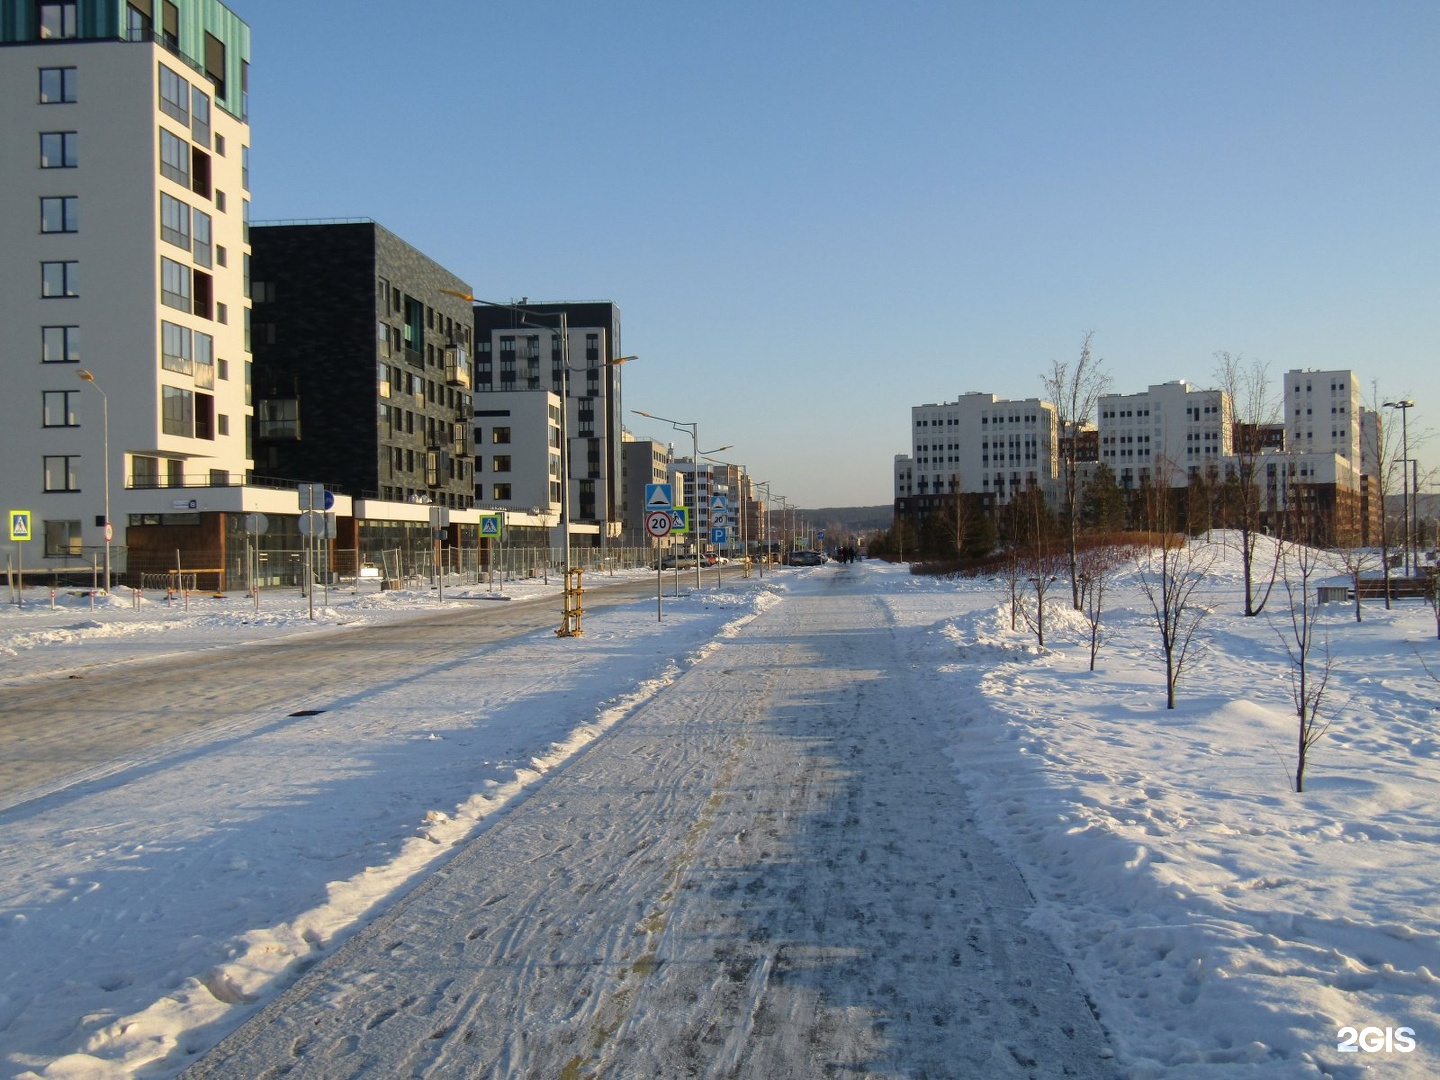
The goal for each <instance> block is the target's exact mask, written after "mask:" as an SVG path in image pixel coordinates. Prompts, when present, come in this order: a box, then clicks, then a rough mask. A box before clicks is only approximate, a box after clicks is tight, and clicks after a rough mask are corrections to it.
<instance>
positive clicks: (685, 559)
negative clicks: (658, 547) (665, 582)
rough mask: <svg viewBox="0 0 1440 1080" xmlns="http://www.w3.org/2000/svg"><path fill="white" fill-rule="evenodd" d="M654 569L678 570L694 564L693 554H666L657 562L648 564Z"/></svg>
mask: <svg viewBox="0 0 1440 1080" xmlns="http://www.w3.org/2000/svg"><path fill="white" fill-rule="evenodd" d="M650 565H651V566H652V567H653V568H654V569H656V570H680V569H683V568H685V567H687V566H694V565H695V556H694V555H666V556H665V557H664V558H663V559H661V560H660V562H659V564H658V565H657V564H655V563H651V564H650Z"/></svg>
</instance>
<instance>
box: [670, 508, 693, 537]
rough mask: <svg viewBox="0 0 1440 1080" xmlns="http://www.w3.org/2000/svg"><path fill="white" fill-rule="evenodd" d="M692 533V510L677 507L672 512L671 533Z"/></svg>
mask: <svg viewBox="0 0 1440 1080" xmlns="http://www.w3.org/2000/svg"><path fill="white" fill-rule="evenodd" d="M689 531H690V510H689V508H688V507H684V506H677V507H675V509H673V510H671V511H670V532H671V534H672V535H673V534H675V533H688V532H689Z"/></svg>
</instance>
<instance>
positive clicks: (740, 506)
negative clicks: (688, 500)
mask: <svg viewBox="0 0 1440 1080" xmlns="http://www.w3.org/2000/svg"><path fill="white" fill-rule="evenodd" d="M710 460H712V461H713V462H714V464H716V465H724V466H725V467H726V468H727V469H739V470H740V495H739V498H738V499H737V500H736V507H735V509H736V514H737V516H738V517H739V518H740V555H741V557H742V558H743V559H744V560H745V576H746V577H747V578H748V577H749V576H750V547H749V544H748V542H747V540H746V536H745V489H746V486H747V485H746V482H745V481H746V476H745V466H744V465H737V464H736V463H735V462H733V461H721V460H719V459H718V458H712V459H710ZM712 484H713V481H712Z"/></svg>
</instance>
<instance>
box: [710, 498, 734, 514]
mask: <svg viewBox="0 0 1440 1080" xmlns="http://www.w3.org/2000/svg"><path fill="white" fill-rule="evenodd" d="M729 505H730V500H729V499H727V498H726V497H725V496H724V495H716V496H714V497H713V498H712V499H711V500H710V509H711V510H724V509H725V508H726V507H727V506H729Z"/></svg>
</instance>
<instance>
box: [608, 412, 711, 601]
mask: <svg viewBox="0 0 1440 1080" xmlns="http://www.w3.org/2000/svg"><path fill="white" fill-rule="evenodd" d="M630 411H631V412H633V413H634V414H635V415H636V416H643V417H645V418H646V419H647V420H659V421H660V422H661V423H664V424H669V425H670V426H671V427H673V428H674V429H675V430H676V431H685V430H687V429H688V430H689V432H690V450H691V455H692V456H691V458H690V462H691V468H692V472H691V476H692V477H693V479H694V487H695V502H696V503H697V504H698V503H699V502H700V474H699V469H700V424H699V422H698V421H693V420H692V421H688V422H687V421H683V420H671V419H670V418H669V417H668V416H656V415H655V414H654V413H648V412H644V411H643V410H641V409H631V410H630ZM729 449H731V446H730V445H728V444H727V445H725V446H717V447H716V448H715V449H714V450H706V451H705V453H707V454H718V453H720V451H722V450H729ZM695 509H696V510H697V511H698V510H699V509H700V508H699V506H698V505H697V506H696V507H695ZM699 527H700V517H699V514H698V513H697V514H695V515H694V516H693V517H692V518H691V521H690V530H691V535H692V536H694V537H695V591H696V592H699V591H700V537H699V536H698V535H697V533H696V530H698V529H699Z"/></svg>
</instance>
